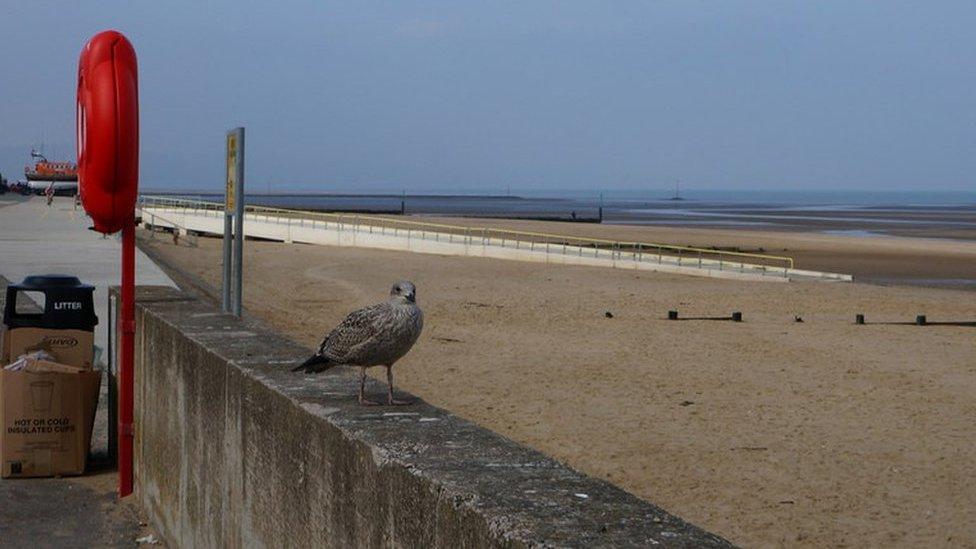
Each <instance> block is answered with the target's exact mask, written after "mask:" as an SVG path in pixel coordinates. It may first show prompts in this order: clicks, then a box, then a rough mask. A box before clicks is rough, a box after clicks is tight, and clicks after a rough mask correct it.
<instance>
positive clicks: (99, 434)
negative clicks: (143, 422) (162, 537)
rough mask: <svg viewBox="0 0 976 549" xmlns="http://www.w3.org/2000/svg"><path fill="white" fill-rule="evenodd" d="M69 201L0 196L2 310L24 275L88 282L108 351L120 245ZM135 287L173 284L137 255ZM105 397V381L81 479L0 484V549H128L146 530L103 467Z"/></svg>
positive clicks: (99, 335)
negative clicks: (109, 306) (110, 298)
mask: <svg viewBox="0 0 976 549" xmlns="http://www.w3.org/2000/svg"><path fill="white" fill-rule="evenodd" d="M90 225H91V223H90V220H89V219H88V218H87V217H86V216H85V214H84V212H83V211H82V210H81V209H78V210H75V209H74V200H73V199H71V198H61V197H58V198H55V199H54V204H53V205H52V206H50V207H48V206H47V205H46V203H45V200H44V199H43V198H40V197H35V198H29V199H25V198H24V197H20V196H12V195H9V194H7V195H0V307H2V305H3V301H4V289H5V288H6V285H7V283H8V281H10V282H19V281H20V280H22V279H23V278H24V277H25V276H27V275H29V274H48V273H58V274H71V275H75V276H77V277H79V278H80V279H81V280H82V281H84V282H87V283H89V284H93V285H95V287H96V290H95V311H96V313H97V314H98V316H99V325H98V326H97V327H96V333H95V344H96V345H99V346H101V347H102V348H103V349H104V348H105V342H106V337H107V327H108V322H107V319H106V318H105V315H106V299H107V295H108V291H107V290H108V288H109V287H110V286H113V285H117V284H119V277H120V265H119V263H120V260H121V258H120V253H121V247H120V242H119V240H118V239H117V238H115V237H109V238H102V236H101V235H100V234H98V233H95V232H92V231H89V230H87V228H88V227H89V226H90ZM136 253H137V256H136V269H137V271H136V283H137V284H164V285H173V282H172V281H171V280H170V279H169V277H167V276H166V275H165V274H163V272H162V271H161V270H160V269H159V267H157V266H156V265H155V264H154V263H152V261H150V260H149V259H148V258H147V257H146V256H145V255H144V254H143V253H142V252H139V251H137V252H136ZM107 400H108V399H107V395H106V388H105V386H104V384H103V386H102V394H101V397H100V398H99V403H98V412H97V414H96V417H95V428H94V433H93V436H92V439H93V440H92V458H91V462H90V464H89V472H88V473H87V474H86V475H84V476H81V477H72V478H53V479H0V548H6V547H132V546H135V545H136V543H135V539H136V538H138V537H140V536H143V535H146V534H147V533H148V531H147V530H146V529H145V527H143V526H141V525H140V518H139V509H138V508H137V507H135V506H134V504H128V503H124V504H119V503H117V502H116V497H115V486H116V479H117V476H116V472H115V470H114V469H113V468H111V467H110V466H109V465H108V462H107V435H106V433H107V431H106V418H107Z"/></svg>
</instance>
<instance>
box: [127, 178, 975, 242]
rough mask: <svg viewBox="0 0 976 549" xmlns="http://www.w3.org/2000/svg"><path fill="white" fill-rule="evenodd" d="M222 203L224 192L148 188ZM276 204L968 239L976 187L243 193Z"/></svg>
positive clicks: (258, 202) (972, 230)
mask: <svg viewBox="0 0 976 549" xmlns="http://www.w3.org/2000/svg"><path fill="white" fill-rule="evenodd" d="M146 194H165V195H169V196H179V197H183V198H188V199H198V200H209V201H218V202H220V201H223V199H224V197H223V194H218V193H212V192H187V191H172V190H169V191H156V192H153V191H147V192H146ZM245 203H247V204H252V205H261V206H274V207H282V208H300V209H311V210H322V211H348V212H360V213H363V212H368V213H383V214H400V213H404V214H406V215H414V216H462V217H501V218H515V219H548V220H559V221H567V222H572V221H575V222H602V223H608V224H636V225H662V226H681V227H713V228H734V229H760V230H778V231H804V232H820V233H824V234H836V235H850V236H868V237H879V238H882V237H886V236H918V237H927V238H948V239H956V240H976V192H897V191H892V192H877V191H875V192H859V191H809V192H803V191H766V190H755V191H746V190H740V191H733V190H688V191H684V192H682V193H681V194H678V195H676V194H675V193H673V192H672V193H667V192H654V191H616V192H603V193H597V192H551V191H550V192H535V193H531V192H520V193H517V194H508V193H506V194H498V195H490V194H484V195H478V194H434V193H430V194H422V193H399V194H396V193H390V194H352V193H349V194H344V193H308V192H291V193H288V192H277V193H254V194H247V195H246V197H245Z"/></svg>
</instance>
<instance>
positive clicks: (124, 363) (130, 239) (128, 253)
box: [118, 212, 136, 497]
mask: <svg viewBox="0 0 976 549" xmlns="http://www.w3.org/2000/svg"><path fill="white" fill-rule="evenodd" d="M135 285H136V228H135V212H133V214H132V217H130V218H129V220H128V221H127V222H126V224H125V225H123V227H122V318H121V321H120V323H119V324H120V326H119V327H120V328H121V329H122V330H121V331H122V337H121V341H120V343H121V345H120V350H121V351H122V352H121V355H122V356H121V360H120V364H119V425H118V428H119V497H125V496H128V495H129V494H131V493H132V439H133V432H132V417H133V412H132V403H133V379H132V374H133V372H132V370H133V354H134V352H135V344H134V343H135V342H134V341H133V339H134V337H135V331H136V330H135V327H136V326H135V325H136V313H135V298H136V292H135Z"/></svg>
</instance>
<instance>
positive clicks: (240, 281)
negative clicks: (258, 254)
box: [234, 128, 244, 316]
mask: <svg viewBox="0 0 976 549" xmlns="http://www.w3.org/2000/svg"><path fill="white" fill-rule="evenodd" d="M235 131H236V132H237V181H236V185H237V189H236V190H235V192H234V195H235V196H236V197H237V212H236V214H235V216H236V217H237V219H236V221H237V223H236V226H235V228H234V314H235V315H237V316H241V310H242V309H243V307H244V301H243V293H244V128H237V129H236V130H235Z"/></svg>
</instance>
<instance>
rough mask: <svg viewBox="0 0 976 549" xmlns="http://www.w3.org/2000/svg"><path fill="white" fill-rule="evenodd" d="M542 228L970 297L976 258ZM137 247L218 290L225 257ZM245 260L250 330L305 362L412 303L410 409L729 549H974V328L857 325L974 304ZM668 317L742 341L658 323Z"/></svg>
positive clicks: (865, 244) (204, 247)
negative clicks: (368, 320) (419, 405)
mask: <svg viewBox="0 0 976 549" xmlns="http://www.w3.org/2000/svg"><path fill="white" fill-rule="evenodd" d="M450 222H451V223H461V222H471V223H475V222H478V223H482V224H483V223H489V222H485V221H472V220H457V219H452V220H450ZM490 223H497V224H503V225H504V226H506V227H512V228H527V229H530V230H535V229H539V228H545V226H546V225H547V224H545V223H541V222H513V221H491V222H490ZM551 225H553V226H555V228H558V229H559V231H558V232H565V231H566V230H569V229H570V228H571V227H572V230H574V231H581V234H591V233H592V236H599V237H602V238H626V239H633V240H648V241H664V242H671V243H677V244H694V245H716V246H739V247H743V248H758V247H762V248H763V249H764V250H766V251H768V252H770V253H778V252H782V251H786V252H787V253H788V255H793V256H794V257H796V258H797V266H798V267H801V268H820V269H826V270H834V271H841V272H854V273H855V274H856V275H858V273H860V276H861V277H865V276H874V277H877V278H884V276H885V275H886V274H888V275H890V277H894V278H897V276H899V273H900V274H904V275H913V276H916V277H917V278H965V277H963V276H960V275H959V273H966V272H970V273H971V272H972V265H973V259H976V247H974V245H973V244H971V243H960V242H953V241H927V240H911V239H899V238H884V239H877V238H876V239H859V238H844V237H832V236H825V235H805V234H792V233H790V234H785V233H784V234H770V233H759V232H756V231H742V232H736V231H712V230H705V229H698V230H690V229H658V228H647V227H624V226H615V227H611V226H595V225H594V226H586V225H570V224H551ZM141 245H142V246H143V248H144V249H146V250H147V251H149V252H150V253H152V254H153V255H154V256H155V257H156V258H158V259H161V260H163V261H164V262H165V264H166V265H167V266H168V267H169V268H170V269H173V270H177V271H180V272H182V276H181V277H180V278H181V279H182V280H183V281H184V282H188V283H193V284H195V285H197V286H200V287H203V288H204V289H206V290H208V291H210V292H214V291H215V288H217V287H218V285H219V282H220V241H219V240H217V239H209V238H200V239H199V245H198V247H186V246H182V245H181V246H174V245H173V244H172V242H171V241H170V240H168V239H165V238H156V239H153V240H144V241H143V242H142V244H141ZM245 261H246V264H245V278H246V285H245V291H244V292H245V293H244V298H245V306H246V309H247V311H248V313H249V314H252V315H255V316H257V317H260V318H263V319H265V320H266V321H267V322H268V323H269V324H271V325H272V326H273V327H275V328H276V329H278V330H280V331H281V332H282V333H284V334H286V335H288V336H290V337H292V338H294V339H296V340H298V341H300V342H302V343H304V344H306V345H308V346H309V347H312V346H314V345H317V344H318V342H319V341H320V340H321V338H322V336H323V334H324V333H325V332H326V331H327V330H328V329H330V328H331V327H332V326H334V325H335V324H336V323H337V322H338V321H339V320H341V319H342V317H343V316H344V315H345V314H346V313H348V312H349V311H351V310H352V309H355V308H358V307H360V306H362V305H365V304H368V303H372V302H375V301H378V300H381V299H384V298H385V295H386V293H387V292H388V288H389V286H390V284H391V283H392V282H393V281H395V280H397V279H400V278H407V279H410V280H412V281H414V282H415V283H416V284H417V286H418V289H419V295H418V301H419V303H420V304H421V306H422V307H423V308H424V310H425V312H426V328H425V332H424V334H423V335H422V336H421V339H420V341H419V342H418V344H417V346H416V347H415V348H414V350H413V351H412V352H411V353H410V354H409V355H408V356H407V357H406V358H404V359H403V360H402V361H401V362H400V363H399V364H398V365H397V367H396V372H397V381H398V385H399V387H400V388H402V389H404V390H407V391H409V392H411V393H413V394H415V395H417V396H419V397H421V398H423V399H424V400H426V401H428V402H431V403H433V404H435V405H438V406H442V407H444V408H447V409H449V410H452V411H454V412H456V413H458V414H459V415H461V416H464V417H466V418H469V419H471V420H473V421H475V422H477V423H479V424H481V425H484V426H486V427H488V428H490V429H493V430H495V431H497V432H499V433H501V434H503V435H505V436H507V437H510V438H512V439H514V440H516V441H519V442H521V443H524V444H527V445H529V446H532V447H534V448H537V449H539V450H541V451H543V452H545V453H547V454H550V455H552V456H554V457H556V458H558V459H560V460H562V461H564V462H566V463H568V464H569V465H571V466H573V467H575V468H577V469H579V470H581V471H584V472H586V473H588V474H590V475H593V476H597V477H600V478H604V479H608V480H610V481H611V482H613V483H615V484H617V485H619V486H621V487H623V488H624V489H626V490H628V491H630V492H632V493H634V494H636V495H638V496H640V497H643V498H645V499H647V500H649V501H651V502H654V503H656V504H658V505H660V506H662V507H664V508H665V509H668V510H669V511H671V512H673V513H675V514H677V515H679V516H681V517H683V518H685V519H687V520H689V521H692V522H694V523H696V524H698V525H700V526H702V527H704V528H706V529H708V530H712V531H714V532H716V533H718V534H720V535H723V536H725V537H727V538H728V539H730V540H732V541H733V542H735V543H737V544H741V545H744V546H750V547H781V546H811V547H812V546H891V545H898V546H908V545H924V546H972V545H976V525H974V523H973V520H972V517H973V516H974V514H976V480H974V477H973V475H972V471H973V470H974V469H976V406H974V404H973V399H972V395H973V394H976V349H974V341H976V339H974V336H976V327H971V326H970V327H956V326H928V327H918V326H912V325H879V324H874V325H870V324H869V325H867V326H855V325H853V319H854V315H855V313H864V314H866V315H867V318H868V321H869V323H870V322H872V321H874V322H881V321H912V320H914V318H915V315H916V314H926V315H928V318H929V320H932V321H939V320H966V321H976V306H974V294H972V293H971V292H966V291H960V290H948V289H932V288H921V287H904V286H887V287H886V286H879V285H868V284H860V283H855V284H843V283H833V284H830V283H791V284H776V283H768V282H734V281H723V280H713V279H705V278H697V277H690V276H677V275H662V274H655V273H635V272H631V271H622V270H613V269H604V268H591V267H576V266H546V265H542V264H532V263H521V262H515V261H500V260H490V259H479V258H460V257H446V256H435V255H422V254H411V253H402V252H387V251H379V250H361V249H352V248H333V247H321V246H306V245H291V244H280V243H271V242H250V241H249V242H248V243H247V246H246V252H245ZM966 269H969V270H968V271H967V270H966ZM933 273H934V274H933ZM669 309H678V310H679V311H680V312H681V314H682V316H716V315H727V314H729V313H730V312H731V311H734V310H735V311H741V312H742V313H743V316H744V320H745V322H743V323H732V322H715V321H695V320H688V321H679V322H674V321H668V320H665V317H666V314H667V311H668V310H669ZM607 312H609V313H611V315H612V318H608V316H609V315H607V314H606V313H607ZM797 318H800V319H802V322H798V321H797V320H796V319H797ZM379 373H380V372H379V371H377V372H375V374H376V375H378V374H379Z"/></svg>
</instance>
